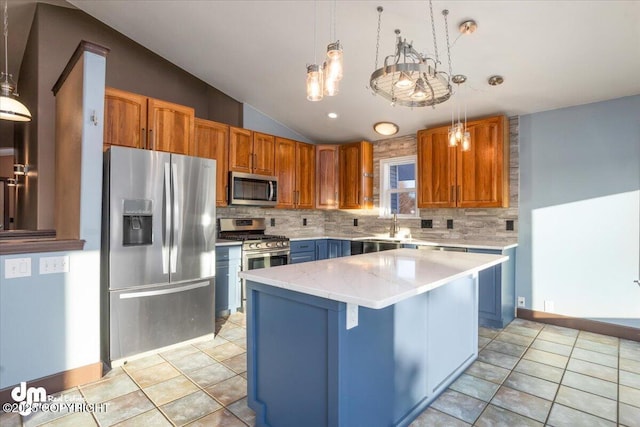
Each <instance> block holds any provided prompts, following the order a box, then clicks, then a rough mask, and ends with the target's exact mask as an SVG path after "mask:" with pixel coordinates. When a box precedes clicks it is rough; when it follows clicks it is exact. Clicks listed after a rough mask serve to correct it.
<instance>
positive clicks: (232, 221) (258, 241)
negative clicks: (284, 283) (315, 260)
mask: <svg viewBox="0 0 640 427" xmlns="http://www.w3.org/2000/svg"><path fill="white" fill-rule="evenodd" d="M266 229H267V226H266V222H265V219H264V218H220V219H219V220H218V230H219V233H218V237H219V238H220V239H227V240H237V241H241V242H242V271H246V270H255V269H258V268H265V267H275V266H278V265H286V264H289V255H290V249H289V239H288V238H287V237H285V236H274V235H269V234H265V233H264V232H265V230H266ZM245 300H246V296H245V283H244V279H242V306H243V307H244V303H245Z"/></svg>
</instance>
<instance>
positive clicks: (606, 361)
mask: <svg viewBox="0 0 640 427" xmlns="http://www.w3.org/2000/svg"><path fill="white" fill-rule="evenodd" d="M571 357H572V358H575V359H580V360H586V361H587V362H592V363H597V364H598V365H604V366H608V367H610V368H617V367H618V357H617V356H612V355H609V354H604V353H598V352H597V351H591V350H585V349H583V348H577V347H576V348H574V349H573V353H571Z"/></svg>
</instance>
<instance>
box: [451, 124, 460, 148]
mask: <svg viewBox="0 0 640 427" xmlns="http://www.w3.org/2000/svg"><path fill="white" fill-rule="evenodd" d="M457 145H458V140H457V139H456V130H455V128H454V127H453V128H451V129H449V147H456V146H457Z"/></svg>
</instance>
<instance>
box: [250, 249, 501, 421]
mask: <svg viewBox="0 0 640 427" xmlns="http://www.w3.org/2000/svg"><path fill="white" fill-rule="evenodd" d="M507 259H508V257H506V256H500V255H489V254H472V253H459V252H439V251H420V250H415V249H397V250H392V251H385V252H377V253H370V254H363V255H356V256H351V257H345V258H336V259H330V260H323V261H315V262H310V263H305V264H291V265H286V266H281V267H274V268H268V269H260V270H249V271H245V272H243V273H241V276H242V277H244V278H245V279H247V381H248V390H247V395H248V396H247V399H248V404H249V407H251V408H252V409H253V410H254V411H255V412H256V425H257V426H272V427H289V426H291V427H299V426H305V427H308V426H345V427H354V426H366V427H374V426H405V425H409V424H410V423H411V421H413V420H414V419H415V418H416V417H417V416H418V415H419V414H420V413H421V412H422V411H423V410H424V409H425V408H426V407H427V406H428V405H429V404H430V403H431V402H432V401H433V400H434V399H435V398H436V397H437V396H438V395H439V394H440V393H441V392H442V391H444V390H445V389H446V388H447V387H448V385H449V384H450V383H451V382H453V381H454V380H455V379H456V378H457V377H458V376H459V375H460V374H461V373H462V372H463V371H464V370H465V369H466V368H467V367H468V366H469V365H470V364H471V363H472V362H473V361H474V360H475V359H476V357H477V355H478V350H477V342H478V272H479V271H481V270H483V269H486V268H490V267H492V266H495V265H498V264H500V263H502V262H504V261H506V260H507Z"/></svg>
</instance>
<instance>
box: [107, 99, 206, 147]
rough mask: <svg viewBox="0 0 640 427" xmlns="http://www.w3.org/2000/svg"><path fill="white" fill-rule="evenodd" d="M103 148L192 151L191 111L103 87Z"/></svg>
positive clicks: (192, 115)
mask: <svg viewBox="0 0 640 427" xmlns="http://www.w3.org/2000/svg"><path fill="white" fill-rule="evenodd" d="M104 107H105V108H104V117H105V120H104V147H105V149H106V148H108V147H109V146H111V145H120V146H125V147H134V148H147V149H151V150H160V151H168V152H171V153H178V154H188V155H190V154H193V150H194V148H193V145H194V119H195V110H194V109H193V108H191V107H186V106H184V105H179V104H174V103H171V102H166V101H161V100H158V99H153V98H149V97H146V96H143V95H139V94H136V93H131V92H126V91H123V90H119V89H114V88H110V87H107V88H105V102H104Z"/></svg>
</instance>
